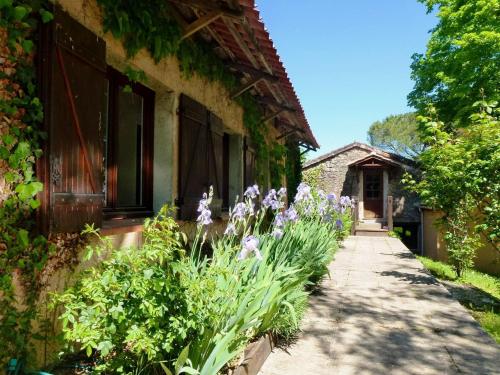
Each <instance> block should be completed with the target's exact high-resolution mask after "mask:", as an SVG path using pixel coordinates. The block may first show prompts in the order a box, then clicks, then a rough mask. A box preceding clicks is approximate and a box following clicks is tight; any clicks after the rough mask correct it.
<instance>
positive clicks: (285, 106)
mask: <svg viewBox="0 0 500 375" xmlns="http://www.w3.org/2000/svg"><path fill="white" fill-rule="evenodd" d="M255 99H256V100H257V102H258V103H260V104H264V105H271V106H273V107H275V108H281V109H284V110H285V111H288V112H296V111H297V110H296V109H295V108H293V107H291V106H289V105H288V104H286V103H280V102H278V101H277V100H274V99H272V98H269V97H267V96H260V97H257V98H255Z"/></svg>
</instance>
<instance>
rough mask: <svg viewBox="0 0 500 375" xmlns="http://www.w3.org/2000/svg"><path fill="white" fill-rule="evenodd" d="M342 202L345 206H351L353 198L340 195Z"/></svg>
mask: <svg viewBox="0 0 500 375" xmlns="http://www.w3.org/2000/svg"><path fill="white" fill-rule="evenodd" d="M340 204H341V205H342V206H344V207H350V206H351V198H349V197H347V196H342V197H340Z"/></svg>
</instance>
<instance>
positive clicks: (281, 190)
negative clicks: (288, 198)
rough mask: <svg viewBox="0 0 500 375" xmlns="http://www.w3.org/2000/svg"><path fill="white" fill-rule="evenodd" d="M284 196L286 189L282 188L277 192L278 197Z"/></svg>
mask: <svg viewBox="0 0 500 375" xmlns="http://www.w3.org/2000/svg"><path fill="white" fill-rule="evenodd" d="M285 195H286V188H284V187H282V188H280V189H279V190H278V197H279V198H283V197H284V196H285Z"/></svg>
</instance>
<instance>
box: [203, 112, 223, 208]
mask: <svg viewBox="0 0 500 375" xmlns="http://www.w3.org/2000/svg"><path fill="white" fill-rule="evenodd" d="M208 138H209V142H208V150H207V152H208V154H207V160H208V186H213V189H214V196H213V200H212V206H211V209H212V216H214V217H218V216H220V214H221V211H222V202H223V196H224V190H225V189H224V126H223V124H222V120H221V119H220V118H218V117H217V116H215V115H214V114H213V113H210V115H209V131H208Z"/></svg>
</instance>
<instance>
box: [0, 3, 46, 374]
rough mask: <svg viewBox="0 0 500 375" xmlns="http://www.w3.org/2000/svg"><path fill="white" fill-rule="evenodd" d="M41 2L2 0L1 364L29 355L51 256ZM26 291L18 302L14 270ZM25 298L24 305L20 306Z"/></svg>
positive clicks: (0, 76)
mask: <svg viewBox="0 0 500 375" xmlns="http://www.w3.org/2000/svg"><path fill="white" fill-rule="evenodd" d="M42 5H43V2H42V1H23V0H14V1H1V2H0V50H1V51H2V60H3V61H2V64H1V67H0V186H2V188H1V191H0V200H1V202H0V253H1V254H2V256H1V257H0V270H1V276H0V295H1V296H2V298H1V299H0V353H1V355H0V365H1V363H2V361H3V360H4V359H6V358H7V357H11V356H12V357H18V358H21V357H26V356H27V353H28V350H29V341H30V338H31V337H32V336H33V328H32V326H31V325H32V321H33V319H34V318H35V316H36V312H35V308H34V303H35V300H36V298H37V295H38V291H39V285H38V280H37V275H38V273H39V272H40V271H41V270H42V268H43V266H44V264H45V262H46V261H47V258H48V255H49V249H50V247H49V245H48V243H47V240H46V239H45V238H44V237H43V236H40V235H38V234H37V233H36V231H34V227H35V222H34V215H33V213H34V210H36V209H37V208H38V207H39V206H40V201H39V200H38V199H37V194H38V193H39V192H41V191H42V190H43V185H42V184H41V183H40V182H39V181H37V179H36V178H35V162H36V159H37V158H39V157H40V156H41V154H42V151H41V149H40V144H41V142H42V141H43V138H44V134H43V133H42V132H41V131H40V130H39V129H40V123H41V122H42V119H43V110H42V105H41V102H40V100H39V98H38V97H37V96H36V94H37V90H36V74H35V73H36V72H35V67H34V63H33V56H34V52H35V48H34V46H35V44H36V43H35V36H36V33H35V30H36V28H37V25H38V23H39V22H40V21H42V22H49V21H50V20H51V19H52V18H53V16H52V14H51V13H50V12H48V11H46V10H44V9H43V8H42ZM14 274H16V275H17V276H18V278H19V279H18V284H19V285H20V286H21V288H22V289H23V290H24V291H25V292H26V297H25V299H24V300H23V301H16V299H15V293H14V287H13V285H12V284H13V275H14ZM18 302H21V303H22V304H23V305H25V306H26V308H25V309H22V310H20V309H18V308H17V303H18Z"/></svg>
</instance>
